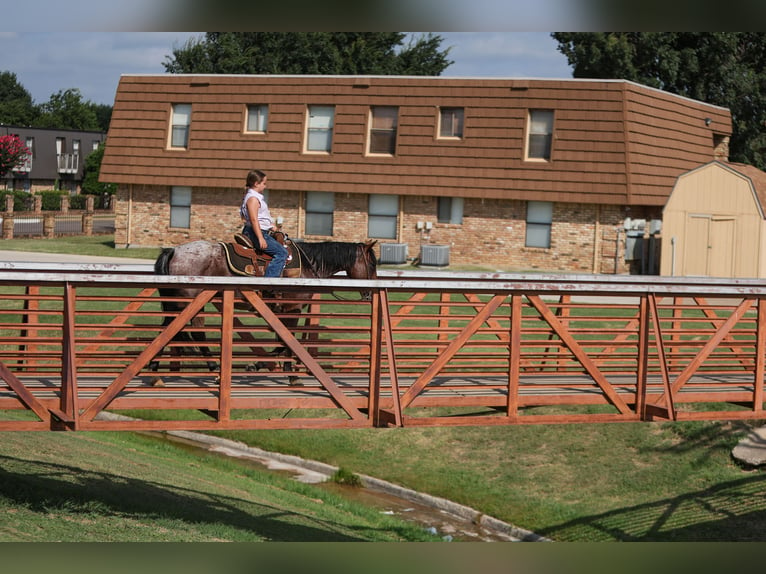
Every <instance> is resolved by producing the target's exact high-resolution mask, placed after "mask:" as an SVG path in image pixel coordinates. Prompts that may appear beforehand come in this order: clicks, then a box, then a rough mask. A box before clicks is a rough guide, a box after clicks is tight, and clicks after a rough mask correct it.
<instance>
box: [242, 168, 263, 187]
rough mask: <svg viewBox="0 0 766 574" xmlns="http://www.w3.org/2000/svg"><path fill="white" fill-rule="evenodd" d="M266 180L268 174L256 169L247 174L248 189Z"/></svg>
mask: <svg viewBox="0 0 766 574" xmlns="http://www.w3.org/2000/svg"><path fill="white" fill-rule="evenodd" d="M265 180H266V174H265V173H263V172H262V171H261V170H260V169H254V170H252V171H250V173H248V174H247V182H246V185H247V187H255V184H257V183H261V182H262V181H265Z"/></svg>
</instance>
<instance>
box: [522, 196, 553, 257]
mask: <svg viewBox="0 0 766 574" xmlns="http://www.w3.org/2000/svg"><path fill="white" fill-rule="evenodd" d="M552 222H553V204H552V203H551V202H549V201H528V202H527V238H526V242H525V245H526V246H527V247H545V248H546V249H547V248H549V247H550V246H551V223H552Z"/></svg>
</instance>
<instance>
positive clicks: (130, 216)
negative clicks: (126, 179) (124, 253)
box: [125, 183, 133, 247]
mask: <svg viewBox="0 0 766 574" xmlns="http://www.w3.org/2000/svg"><path fill="white" fill-rule="evenodd" d="M132 237H133V184H132V183H131V184H130V185H129V186H128V235H127V237H126V238H125V247H130V244H131V243H132V242H131V239H132Z"/></svg>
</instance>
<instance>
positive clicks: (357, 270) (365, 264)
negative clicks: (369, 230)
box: [349, 240, 378, 301]
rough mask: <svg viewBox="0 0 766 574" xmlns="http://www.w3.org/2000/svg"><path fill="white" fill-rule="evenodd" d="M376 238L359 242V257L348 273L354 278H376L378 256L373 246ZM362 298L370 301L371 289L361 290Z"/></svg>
mask: <svg viewBox="0 0 766 574" xmlns="http://www.w3.org/2000/svg"><path fill="white" fill-rule="evenodd" d="M376 243H377V240H369V241H366V242H364V243H360V244H359V250H358V251H359V257H357V262H356V264H355V265H354V267H353V269H352V273H349V276H350V277H353V278H354V279H377V278H378V258H377V257H376V256H375V251H374V250H373V247H375V244H376ZM361 295H362V300H363V301H370V300H371V299H372V292H371V291H362V292H361Z"/></svg>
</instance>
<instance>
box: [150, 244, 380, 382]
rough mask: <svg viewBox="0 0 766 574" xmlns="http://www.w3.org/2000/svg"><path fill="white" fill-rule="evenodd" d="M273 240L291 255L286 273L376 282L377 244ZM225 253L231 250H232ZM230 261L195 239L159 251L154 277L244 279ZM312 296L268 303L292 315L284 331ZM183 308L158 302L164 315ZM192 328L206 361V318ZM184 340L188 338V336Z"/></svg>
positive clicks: (180, 292) (223, 248) (190, 293)
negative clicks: (279, 243)
mask: <svg viewBox="0 0 766 574" xmlns="http://www.w3.org/2000/svg"><path fill="white" fill-rule="evenodd" d="M275 236H276V237H277V240H278V241H280V242H281V243H283V244H284V245H285V246H286V247H287V248H288V249H289V250H290V258H289V259H288V264H287V265H286V267H285V269H286V270H292V271H293V274H292V275H291V276H295V277H301V278H308V279H320V278H327V277H332V276H333V275H336V274H337V273H340V272H341V271H345V272H346V275H347V276H348V277H350V278H352V279H377V277H378V273H377V264H378V261H377V257H376V256H375V252H374V250H373V247H374V246H375V244H376V243H377V241H376V240H369V241H366V242H356V243H355V242H345V241H323V242H303V241H301V242H292V241H289V240H287V236H286V235H285V234H283V233H282V232H275ZM237 240H238V241H239V242H242V237H241V236H238V237H237ZM228 249H231V246H230V245H229V246H228ZM230 260H231V254H230V253H229V254H227V244H226V243H224V242H211V241H206V240H197V241H192V242H189V243H184V244H182V245H179V246H177V247H166V248H163V249H162V252H161V253H160V255H159V256H158V257H157V260H156V261H155V263H154V272H155V274H156V275H191V276H207V277H233V276H235V275H239V274H242V272H241V271H239V272H236V273H235V271H232V266H231V264H230ZM259 262H260V263H262V264H265V263H267V261H264V260H263V259H262V257H261V258H259ZM253 271H254V273H253V274H258V271H259V266H258V265H255V266H254V269H253ZM159 291H160V295H161V296H163V297H178V298H180V297H182V298H192V297H195V296H196V295H197V294H198V293H199V291H200V290H199V288H194V287H163V288H160V290H159ZM361 294H362V298H363V299H364V300H369V299H370V293H369V292H368V291H363V292H361ZM312 296H313V293H291V298H292V301H291V302H285V303H282V302H279V300H278V299H277V300H276V302H273V303H270V307H271V308H272V310H276V311H281V312H283V313H293V314H295V316H294V317H289V318H286V319H284V320H283V323H284V324H285V326H286V327H288V328H289V329H291V330H294V329H295V327H297V325H298V320H299V317H298V313H300V312H301V310H302V309H303V308H304V307H305V306H306V305H307V303H308V300H310V299H311V298H312ZM295 300H299V301H300V300H305V302H303V301H300V302H296V301H295ZM183 306H184V305H183V304H181V303H177V302H173V301H167V300H163V302H162V309H163V311H164V312H179V311H181V309H182V308H183ZM171 321H172V317H169V316H166V317H165V319H164V323H163V324H164V325H168V324H169V323H170V322H171ZM191 324H192V326H193V327H195V329H194V330H193V331H192V334H191V339H192V340H193V341H194V342H196V343H198V344H199V350H200V352H201V353H202V354H203V355H204V356H206V357H210V356H211V353H210V351H209V349H208V348H207V347H205V346H204V343H205V333H204V331H203V330H202V327H203V326H204V319H203V318H202V317H200V316H196V317H194V318H193V319H192V321H191ZM186 337H189V335H188V334H186ZM186 340H187V341H188V340H189V339H188V338H187V339H186ZM282 351H284V347H280V348H278V349H277V350H275V351H274V354H275V355H278V354H280V353H281V352H282ZM261 366H262V364H256V367H255V368H256V370H257V369H259V368H261ZM216 367H217V365H216V363H215V362H213V361H212V360H209V361H208V368H209V369H210V370H211V371H213V370H215V369H216ZM157 369H158V362H157V359H156V358H155V359H154V360H153V361H152V362H151V363H150V370H152V371H157ZM286 369H287V370H290V369H291V366H290V365H288V366H287V367H286ZM289 380H290V384H293V383H294V382H295V380H296V378H295V377H290V379H289Z"/></svg>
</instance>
